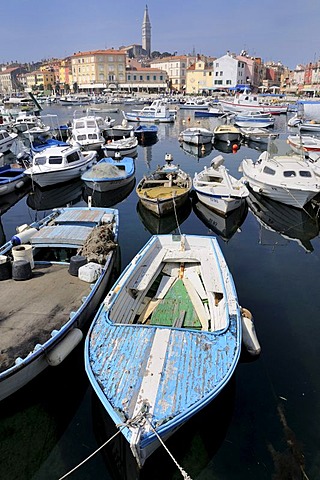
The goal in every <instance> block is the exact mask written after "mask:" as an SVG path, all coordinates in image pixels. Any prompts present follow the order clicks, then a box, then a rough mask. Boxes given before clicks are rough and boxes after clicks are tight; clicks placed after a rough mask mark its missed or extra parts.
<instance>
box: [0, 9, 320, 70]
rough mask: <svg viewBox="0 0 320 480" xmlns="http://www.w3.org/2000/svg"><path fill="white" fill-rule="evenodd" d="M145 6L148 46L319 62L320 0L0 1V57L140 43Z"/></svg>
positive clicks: (49, 55) (18, 57) (22, 58)
mask: <svg viewBox="0 0 320 480" xmlns="http://www.w3.org/2000/svg"><path fill="white" fill-rule="evenodd" d="M146 4H147V5H148V9H149V17H150V22H151V34H152V37H151V49H152V50H158V51H160V52H165V51H167V52H170V53H173V52H174V51H176V52H177V54H187V53H192V51H193V49H194V51H195V52H196V53H202V54H204V55H211V56H215V57H220V56H222V55H224V54H225V53H226V52H227V50H230V51H231V52H235V53H240V51H241V50H242V49H245V50H247V52H248V53H249V55H251V56H257V57H262V59H263V60H264V61H269V60H274V61H281V62H282V63H283V64H284V65H286V66H288V67H290V68H295V66H296V65H297V64H299V63H302V64H305V63H308V62H313V61H315V60H319V59H320V35H319V33H318V32H319V19H320V1H319V0H304V1H301V0H291V1H290V0H268V1H259V2H257V1H253V0H225V1H221V0H220V1H215V0H198V1H196V0H193V1H192V0H184V1H183V0H178V1H174V0H170V1H169V0H148V1H147V2H146V1H145V0H111V1H110V0H2V1H1V7H2V8H1V33H2V35H1V48H0V62H8V61H11V60H12V61H15V60H17V61H21V62H28V61H38V60H42V59H45V58H52V57H55V58H62V57H65V56H68V55H72V54H73V53H74V52H77V51H86V50H96V49H101V48H102V49H104V48H111V47H114V48H116V49H117V48H119V47H120V46H121V45H130V44H132V43H137V44H141V26H142V20H143V13H144V8H145V5H146Z"/></svg>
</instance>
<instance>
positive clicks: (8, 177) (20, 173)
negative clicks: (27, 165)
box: [0, 165, 30, 196]
mask: <svg viewBox="0 0 320 480" xmlns="http://www.w3.org/2000/svg"><path fill="white" fill-rule="evenodd" d="M28 183H30V178H29V177H28V176H27V175H26V174H25V169H24V168H21V167H17V166H14V165H4V166H3V167H0V196H3V195H7V194H8V193H11V192H14V191H17V190H22V189H24V188H25V187H26V185H27V184H28Z"/></svg>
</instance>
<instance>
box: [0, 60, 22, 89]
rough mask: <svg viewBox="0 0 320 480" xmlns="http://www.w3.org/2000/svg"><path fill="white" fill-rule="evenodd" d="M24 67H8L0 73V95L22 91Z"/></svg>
mask: <svg viewBox="0 0 320 480" xmlns="http://www.w3.org/2000/svg"><path fill="white" fill-rule="evenodd" d="M25 72H26V69H25V68H24V67H8V68H3V70H1V71H0V94H1V95H11V94H12V93H17V92H20V91H23V90H24V82H23V80H22V76H23V74H24V73H25Z"/></svg>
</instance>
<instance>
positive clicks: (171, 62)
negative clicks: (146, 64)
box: [150, 55, 197, 92]
mask: <svg viewBox="0 0 320 480" xmlns="http://www.w3.org/2000/svg"><path fill="white" fill-rule="evenodd" d="M196 59H197V57H196V56H189V55H179V56H175V55H173V56H171V57H165V58H159V59H155V60H152V61H151V62H150V67H152V68H160V69H161V70H164V71H165V72H167V74H168V78H169V84H168V88H169V90H170V91H172V92H184V91H185V90H186V79H187V68H188V67H190V65H192V64H193V63H195V61H196Z"/></svg>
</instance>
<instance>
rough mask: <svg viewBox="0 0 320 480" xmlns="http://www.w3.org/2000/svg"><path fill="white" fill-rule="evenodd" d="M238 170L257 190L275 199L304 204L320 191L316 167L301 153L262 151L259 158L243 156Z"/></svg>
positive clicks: (290, 203)
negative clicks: (287, 153)
mask: <svg viewBox="0 0 320 480" xmlns="http://www.w3.org/2000/svg"><path fill="white" fill-rule="evenodd" d="M239 171H242V172H243V176H244V179H245V180H246V181H247V182H248V184H249V186H250V187H251V188H252V190H253V191H254V192H257V193H260V194H261V195H265V196H266V197H268V198H271V199H272V200H276V201H277V202H281V203H284V204H286V205H291V206H293V207H297V208H303V207H304V205H305V204H306V203H307V202H309V200H311V199H312V198H313V197H315V196H316V195H317V193H319V192H320V183H319V179H318V177H317V176H316V174H315V172H314V170H313V168H312V167H311V166H310V165H308V163H307V162H306V161H304V160H303V159H302V158H301V156H299V155H282V156H280V155H274V156H271V155H269V153H268V152H267V151H266V152H263V153H262V154H261V155H260V156H259V158H258V160H257V161H256V162H253V161H252V160H251V159H247V158H246V159H244V160H242V162H241V165H240V167H239Z"/></svg>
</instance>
